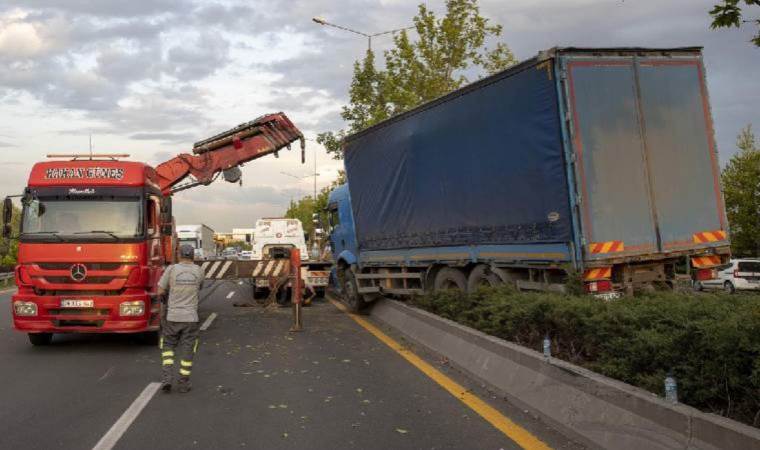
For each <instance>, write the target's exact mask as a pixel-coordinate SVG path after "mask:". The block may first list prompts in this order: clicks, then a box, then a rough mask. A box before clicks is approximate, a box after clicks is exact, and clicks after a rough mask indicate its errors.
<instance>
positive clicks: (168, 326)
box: [158, 245, 204, 393]
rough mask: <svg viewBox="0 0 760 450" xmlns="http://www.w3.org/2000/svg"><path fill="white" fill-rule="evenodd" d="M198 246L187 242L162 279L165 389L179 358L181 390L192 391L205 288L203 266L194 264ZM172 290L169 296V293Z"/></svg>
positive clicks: (168, 385)
mask: <svg viewBox="0 0 760 450" xmlns="http://www.w3.org/2000/svg"><path fill="white" fill-rule="evenodd" d="M194 256H195V249H194V248H193V247H192V246H190V245H183V246H182V247H180V250H179V263H178V264H173V265H171V266H169V267H167V268H166V270H165V271H164V273H163V275H162V276H161V280H159V282H158V295H159V296H160V297H162V298H165V299H166V304H165V305H164V310H165V314H163V315H162V317H161V340H160V344H159V347H160V349H161V369H162V374H161V389H162V390H163V391H164V392H166V393H169V392H171V390H172V379H173V376H174V363H175V361H177V360H179V380H178V382H177V390H178V391H179V392H181V393H186V392H188V391H190V374H191V373H192V370H193V357H194V356H195V353H196V352H197V351H198V335H199V333H200V326H199V324H198V294H199V293H200V290H201V289H202V288H203V278H204V274H203V270H202V269H201V268H200V267H199V266H196V265H195V264H193V257H194ZM167 293H168V296H167V295H166V294H167Z"/></svg>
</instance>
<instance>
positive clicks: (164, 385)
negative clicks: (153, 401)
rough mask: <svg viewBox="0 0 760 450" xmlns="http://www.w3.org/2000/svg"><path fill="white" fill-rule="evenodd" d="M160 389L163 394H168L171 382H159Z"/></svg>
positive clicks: (170, 389)
mask: <svg viewBox="0 0 760 450" xmlns="http://www.w3.org/2000/svg"><path fill="white" fill-rule="evenodd" d="M161 391H162V392H163V393H164V394H168V393H170V392H171V391H172V384H171V383H170V382H163V383H161Z"/></svg>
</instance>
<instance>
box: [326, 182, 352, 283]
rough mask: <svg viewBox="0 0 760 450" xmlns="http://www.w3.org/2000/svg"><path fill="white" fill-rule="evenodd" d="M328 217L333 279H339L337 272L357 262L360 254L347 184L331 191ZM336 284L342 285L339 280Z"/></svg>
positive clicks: (328, 201) (328, 202)
mask: <svg viewBox="0 0 760 450" xmlns="http://www.w3.org/2000/svg"><path fill="white" fill-rule="evenodd" d="M327 218H328V221H329V225H330V250H331V252H332V254H333V260H334V261H335V267H334V268H333V281H337V274H338V273H339V272H340V271H342V270H344V269H345V268H347V267H350V266H351V265H352V264H356V255H358V254H359V251H358V246H357V244H356V233H355V231H354V217H353V213H352V212H351V195H350V194H349V191H348V185H347V184H343V185H340V186H338V187H336V188H335V189H333V191H332V192H330V197H329V198H328V200H327ZM335 285H336V286H338V287H339V288H340V286H341V284H340V283H337V282H336V283H335Z"/></svg>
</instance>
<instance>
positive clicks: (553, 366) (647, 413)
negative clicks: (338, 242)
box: [370, 299, 760, 450]
mask: <svg viewBox="0 0 760 450" xmlns="http://www.w3.org/2000/svg"><path fill="white" fill-rule="evenodd" d="M370 316H371V318H372V319H373V320H377V321H379V322H381V323H382V324H385V325H387V326H389V327H391V328H393V329H395V330H396V331H398V332H399V333H401V334H402V335H404V336H405V337H406V338H407V339H409V340H410V341H411V342H413V343H415V344H417V345H420V346H422V347H425V348H427V349H429V350H431V351H433V352H435V353H437V354H440V355H441V356H444V357H446V358H447V359H448V360H449V361H450V362H451V363H452V364H453V365H454V366H455V367H457V368H458V369H460V370H462V371H464V372H466V373H468V374H469V375H471V376H472V377H474V378H476V379H477V380H480V381H482V382H483V383H485V384H486V385H488V386H489V387H490V388H492V389H493V390H495V391H497V392H498V393H501V394H503V395H504V396H505V397H506V398H507V400H508V401H510V402H512V403H513V404H515V405H517V406H519V407H521V408H523V409H526V410H529V411H531V412H532V413H534V414H536V415H538V416H539V417H540V418H541V419H542V420H544V421H546V422H547V423H549V424H550V425H553V426H555V427H558V428H559V429H561V430H564V432H565V433H566V434H567V435H568V436H569V437H571V438H573V439H576V440H578V441H579V442H581V443H583V444H585V445H587V446H589V447H591V448H605V449H631V450H634V449H635V450H640V449H760V430H758V429H756V428H752V427H750V426H747V425H744V424H741V423H738V422H736V421H733V420H730V419H726V418H723V417H720V416H716V415H713V414H706V413H702V412H700V411H698V410H696V409H694V408H691V407H689V406H686V405H682V404H672V403H670V402H667V401H666V400H665V399H663V398H660V397H658V396H656V395H654V394H652V393H650V392H647V391H644V390H642V389H639V388H636V387H634V386H631V385H628V384H626V383H622V382H619V381H616V380H613V379H611V378H607V377H605V376H602V375H599V374H597V373H594V372H592V371H590V370H587V369H584V368H582V367H579V366H576V365H573V364H570V363H567V362H565V361H561V360H558V359H554V358H548V359H547V358H545V357H544V356H543V354H541V353H539V352H537V351H533V350H530V349H527V348H525V347H521V346H519V345H516V344H513V343H510V342H507V341H504V340H502V339H498V338H494V337H492V336H488V335H486V334H484V333H481V332H479V331H476V330H473V329H471V328H468V327H465V326H462V325H459V324H457V323H454V322H452V321H450V320H446V319H442V318H440V317H438V316H435V315H433V314H430V313H428V312H426V311H422V310H419V309H416V308H413V307H410V306H407V305H406V304H403V303H400V302H397V301H393V300H388V299H385V300H382V301H380V302H378V303H377V304H376V305H374V307H373V308H372V310H371V313H370Z"/></svg>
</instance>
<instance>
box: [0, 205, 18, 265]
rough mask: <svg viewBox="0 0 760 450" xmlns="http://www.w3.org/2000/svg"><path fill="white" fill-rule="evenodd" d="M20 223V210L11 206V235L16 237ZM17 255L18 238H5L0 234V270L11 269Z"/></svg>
mask: <svg viewBox="0 0 760 450" xmlns="http://www.w3.org/2000/svg"><path fill="white" fill-rule="evenodd" d="M20 224H21V210H20V209H18V208H16V207H15V206H14V207H13V219H12V221H11V225H12V228H13V231H12V236H13V237H16V236H18V233H19V225H20ZM17 257H18V240H16V239H5V238H4V237H2V236H0V272H6V271H8V270H10V269H13V266H15V265H16V261H17Z"/></svg>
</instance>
